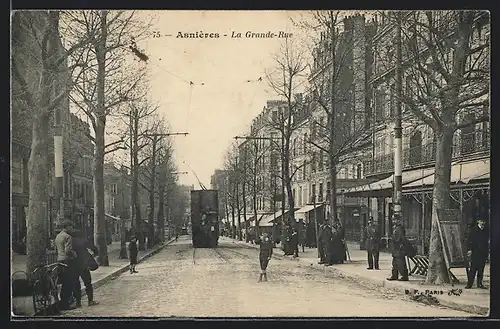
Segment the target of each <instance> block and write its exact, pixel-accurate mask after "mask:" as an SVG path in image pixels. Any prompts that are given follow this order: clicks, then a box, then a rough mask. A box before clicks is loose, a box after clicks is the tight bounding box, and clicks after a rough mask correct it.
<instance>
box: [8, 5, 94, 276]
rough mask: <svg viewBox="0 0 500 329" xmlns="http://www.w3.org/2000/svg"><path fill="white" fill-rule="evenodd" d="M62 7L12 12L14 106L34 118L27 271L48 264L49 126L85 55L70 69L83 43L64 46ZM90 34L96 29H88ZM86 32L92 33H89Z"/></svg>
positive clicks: (28, 116)
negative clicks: (62, 37) (62, 40)
mask: <svg viewBox="0 0 500 329" xmlns="http://www.w3.org/2000/svg"><path fill="white" fill-rule="evenodd" d="M59 22H60V19H59V12H58V11H16V12H14V14H13V16H12V57H11V66H12V91H13V96H14V95H15V98H13V103H14V107H16V108H18V109H20V112H25V111H26V112H29V113H24V115H23V116H24V117H25V118H30V119H29V121H28V123H29V124H30V125H31V152H30V157H29V162H28V175H29V194H30V198H29V205H28V214H27V237H26V243H27V255H28V259H27V271H28V272H31V271H32V270H33V269H34V268H35V267H36V266H39V265H41V264H44V263H45V261H46V260H45V257H46V250H45V247H46V246H47V242H48V227H47V225H46V224H45V223H46V216H47V213H48V209H47V205H48V199H47V196H48V195H49V193H48V192H49V191H48V188H49V186H51V184H50V181H49V175H48V173H49V168H48V163H49V159H48V156H49V152H48V150H49V149H48V142H49V129H50V128H49V127H50V119H51V117H52V115H54V112H55V111H56V110H57V109H59V108H60V107H61V106H62V102H63V100H65V99H67V97H68V92H69V89H70V88H71V83H70V82H71V79H70V76H71V74H72V71H73V69H74V68H75V67H77V66H78V65H81V63H82V58H81V57H77V58H76V60H75V61H74V63H73V65H71V66H69V67H68V61H67V59H68V56H71V55H72V54H73V53H74V52H76V51H77V50H78V49H79V48H81V47H84V46H85V45H86V44H87V42H88V41H89V39H88V38H84V37H82V38H79V39H78V40H76V41H75V42H73V43H70V44H69V45H68V47H67V49H65V48H63V45H62V42H61V38H60V34H59ZM89 32H90V33H89V35H92V33H93V32H94V31H89ZM87 36H88V35H87Z"/></svg>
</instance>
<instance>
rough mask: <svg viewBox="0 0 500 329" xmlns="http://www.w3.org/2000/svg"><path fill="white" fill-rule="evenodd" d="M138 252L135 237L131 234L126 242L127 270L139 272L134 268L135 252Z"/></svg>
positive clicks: (135, 263) (135, 261) (135, 262)
mask: <svg viewBox="0 0 500 329" xmlns="http://www.w3.org/2000/svg"><path fill="white" fill-rule="evenodd" d="M138 252H139V250H138V248H137V238H136V237H135V236H132V237H131V239H130V242H129V243H128V258H129V260H130V266H129V271H130V274H132V273H139V272H137V271H136V270H135V266H136V265H137V253H138Z"/></svg>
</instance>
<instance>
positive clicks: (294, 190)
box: [11, 10, 491, 319]
mask: <svg viewBox="0 0 500 329" xmlns="http://www.w3.org/2000/svg"><path fill="white" fill-rule="evenodd" d="M490 24H491V23H490V14H489V12H487V11H478V10H477V11H474V10H470V11H458V10H457V11H453V10H442V11H418V10H417V11H415V10H404V11H391V10H379V11H377V10H371V11H344V10H324V11H169V10H157V11H141V10H139V11H131V10H57V11H56V10H45V11H36V10H35V11H27V10H26V11H22V10H21V11H14V12H12V15H11V25H12V29H11V30H12V35H11V43H12V52H11V54H12V57H11V68H12V69H11V97H12V109H11V117H12V122H11V125H12V145H11V147H12V154H11V190H12V193H11V232H12V234H11V254H12V257H11V268H12V270H11V282H12V285H11V286H12V289H11V292H12V299H11V300H12V313H11V314H12V317H13V319H16V318H20V317H33V316H35V317H42V318H43V317H68V318H75V317H102V316H112V317H179V318H183V317H200V318H206V317H215V318H235V317H236V318H237V317H287V318H288V317H318V318H336V317H438V318H453V317H460V318H468V317H481V316H487V315H488V313H489V308H490V288H489V287H490V284H491V281H490V280H491V278H490V256H489V250H490V234H489V227H490V201H489V200H490V198H489V196H490V134H491V128H490V127H491V126H490V79H491V76H490V45H491V44H490V26H491V25H490Z"/></svg>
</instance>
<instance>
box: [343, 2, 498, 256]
mask: <svg viewBox="0 0 500 329" xmlns="http://www.w3.org/2000/svg"><path fill="white" fill-rule="evenodd" d="M423 15H425V13H424V12H407V13H404V14H403V27H404V30H403V31H405V32H404V33H403V35H402V71H403V78H402V81H403V83H402V93H403V99H402V122H403V134H402V135H403V163H402V166H403V176H402V179H403V200H402V209H403V222H404V226H405V229H406V234H407V235H408V236H409V238H410V239H411V240H413V241H414V243H415V245H417V246H418V249H419V252H421V253H427V252H428V249H429V239H430V229H431V210H432V185H433V180H434V175H433V174H434V167H435V157H436V136H435V135H434V132H433V130H432V128H431V127H430V126H429V125H427V124H425V123H423V122H422V121H421V120H420V119H419V118H417V117H416V116H415V115H414V112H413V111H412V109H411V108H410V106H409V101H406V99H414V100H416V97H418V96H417V95H416V92H415V89H417V86H416V84H418V83H423V82H421V80H420V79H419V78H416V77H415V74H416V72H417V73H418V72H419V70H418V69H416V68H415V67H416V64H415V62H414V56H415V50H414V49H413V48H411V47H410V45H412V43H411V42H410V41H412V40H411V38H416V36H415V35H413V34H412V31H414V30H413V28H414V26H415V22H421V21H422V20H423V19H424V17H423ZM433 15H435V16H434V18H435V19H436V22H437V23H436V24H437V25H436V26H438V27H439V28H443V29H446V33H444V32H443V35H446V36H447V37H450V38H451V39H453V34H454V33H456V30H457V25H456V24H455V25H454V22H455V20H454V19H453V15H458V11H442V12H435V13H433ZM377 22H378V28H377V33H376V35H375V36H374V38H373V40H372V48H373V54H374V58H373V66H374V74H373V76H372V77H371V79H370V80H369V83H370V85H371V92H372V93H373V95H372V97H373V98H372V99H373V102H372V108H373V118H372V119H373V124H374V128H375V129H374V130H373V141H374V147H373V155H372V159H370V160H367V161H366V162H365V163H364V168H365V175H366V176H367V177H369V178H373V179H374V180H377V182H376V183H373V184H372V185H367V186H366V188H358V189H357V190H356V189H355V190H354V191H350V192H349V193H347V194H349V195H362V196H364V197H366V198H367V200H368V204H369V209H370V214H371V215H372V216H373V217H374V219H375V220H376V221H377V222H378V224H379V225H380V228H381V231H382V234H383V235H384V236H385V239H386V240H387V239H389V237H390V235H391V233H392V221H391V218H392V213H393V211H392V194H393V185H392V180H393V175H392V174H393V172H394V150H393V147H394V142H393V141H394V113H395V111H396V101H397V95H396V84H395V83H396V82H395V78H394V77H395V65H396V44H397V42H396V41H397V40H396V39H395V38H396V25H395V23H394V20H391V19H390V16H382V17H378V18H377ZM412 24H413V27H412ZM416 25H417V26H418V23H417V24H416ZM443 26H446V27H443ZM443 31H444V30H443ZM420 33H422V31H420ZM488 36H489V20H488V18H487V17H485V16H484V15H482V14H478V15H477V17H476V24H475V28H474V30H473V33H472V36H471V41H470V42H471V48H472V49H473V51H472V54H471V55H470V59H469V60H468V62H469V63H470V62H471V61H474V60H476V59H477V58H476V57H477V56H476V55H477V51H479V50H477V51H474V49H485V47H486V48H488V47H489V46H488ZM415 42H416V41H415ZM436 42H447V40H438V41H436ZM449 49H450V52H449V53H446V54H444V55H443V58H442V59H440V60H439V62H441V63H442V65H443V67H445V68H447V69H449V68H450V65H451V64H452V61H453V47H450V48H449ZM426 51H427V50H425V49H424V50H422V54H421V55H420V56H423V57H425V58H427V61H430V60H431V55H430V53H428V52H426ZM486 56H489V54H487V55H486ZM442 83H443V84H444V83H445V82H444V81H443V82H442ZM469 87H470V88H474V86H473V85H471V86H469ZM464 92H466V91H464ZM484 97H488V95H485V96H483V98H484ZM476 101H477V100H476ZM478 113H479V114H481V113H483V114H486V113H489V108H488V107H487V106H484V107H483V106H481V107H479V108H477V107H475V106H473V105H467V106H463V110H459V111H458V113H457V118H456V121H457V122H458V124H460V123H461V122H463V121H464V120H468V121H470V122H474V121H475V120H476V119H478V118H479V117H480V115H478ZM489 153H490V126H489V122H488V121H487V120H483V121H481V120H477V123H474V124H471V125H469V126H467V127H464V128H462V129H457V130H456V131H455V133H454V136H453V154H452V158H453V160H452V161H453V162H452V177H451V180H452V181H451V182H450V183H451V187H452V192H451V193H452V195H451V199H452V200H453V201H452V208H456V209H460V210H461V212H462V213H463V220H464V224H469V223H471V221H472V219H474V218H477V217H480V216H482V217H487V213H488V209H489V205H488V195H489V182H488V181H489Z"/></svg>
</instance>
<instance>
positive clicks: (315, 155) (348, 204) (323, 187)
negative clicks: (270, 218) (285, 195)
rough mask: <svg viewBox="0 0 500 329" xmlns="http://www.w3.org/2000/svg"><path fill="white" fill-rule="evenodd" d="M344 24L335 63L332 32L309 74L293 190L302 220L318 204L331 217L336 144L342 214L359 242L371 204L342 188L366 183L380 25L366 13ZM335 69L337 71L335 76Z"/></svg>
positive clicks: (322, 42)
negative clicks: (331, 152)
mask: <svg viewBox="0 0 500 329" xmlns="http://www.w3.org/2000/svg"><path fill="white" fill-rule="evenodd" d="M342 23H343V24H342V25H343V28H342V31H341V32H339V33H338V35H336V36H335V40H337V41H336V43H335V47H336V50H335V54H336V56H338V58H337V60H336V65H335V67H333V66H332V60H331V47H332V44H331V43H332V38H331V37H330V36H329V35H328V33H327V32H323V33H321V34H320V39H319V42H318V43H317V45H316V47H315V48H314V50H313V63H314V64H313V67H312V72H311V76H310V78H309V84H310V86H311V89H312V92H311V94H310V95H308V96H306V99H307V101H306V103H309V104H310V108H309V109H308V111H307V114H305V115H304V117H303V118H300V119H299V120H303V122H304V128H303V129H300V131H297V136H295V138H294V140H296V141H297V146H298V147H297V150H298V152H295V154H296V159H295V161H296V162H297V163H296V164H295V165H296V166H299V165H300V164H302V168H301V170H300V174H299V175H298V176H297V177H296V180H295V183H294V184H295V186H294V191H295V193H297V194H295V195H296V201H297V204H298V205H300V206H301V209H299V210H298V211H297V217H298V218H302V217H303V218H304V219H306V221H307V218H308V215H307V214H308V213H309V212H311V211H312V210H313V208H317V207H319V208H320V209H321V210H320V213H322V217H323V216H324V217H326V216H327V212H328V210H327V209H328V207H327V205H328V204H329V201H330V200H329V199H330V195H329V193H330V191H331V184H330V173H329V166H330V161H329V156H328V154H329V144H330V143H333V146H334V149H335V150H336V152H337V153H338V154H339V156H338V157H337V168H336V170H335V171H336V182H335V186H336V190H337V199H336V201H337V211H338V214H337V215H338V216H339V217H340V218H341V219H342V221H343V223H344V226H345V228H346V235H347V238H348V239H350V240H355V239H358V238H359V236H360V234H361V225H360V224H359V223H360V221H362V218H364V220H366V218H365V217H366V216H367V213H368V211H367V207H366V202H365V200H363V199H362V198H357V197H343V195H342V191H343V190H344V189H346V188H349V187H351V186H356V185H361V184H364V183H366V180H365V175H364V166H363V164H364V161H365V159H367V158H369V157H370V155H369V154H370V151H371V144H372V140H371V138H370V134H369V130H370V128H371V126H372V125H371V120H370V110H371V109H370V106H369V104H370V98H371V97H370V93H369V92H367V91H368V90H369V88H370V85H369V84H368V83H367V81H368V78H369V77H370V76H371V62H372V61H371V58H372V56H373V55H372V53H371V48H370V45H371V38H372V37H373V35H374V32H375V29H374V22H372V21H369V22H366V19H365V17H364V16H363V15H353V16H349V17H345V18H344V20H343V22H342ZM332 70H335V71H336V72H338V75H337V76H335V77H334V78H332ZM332 83H333V88H332ZM332 90H333V92H334V97H333V99H334V102H335V114H334V118H333V120H329V119H328V118H329V115H330V113H331V109H330V107H329V104H330V103H329V100H330V95H331V92H332ZM318 99H319V100H322V103H323V104H321V103H320V101H318ZM332 125H334V126H335V134H336V135H335V138H334V140H333V141H330V136H329V127H331V126H332ZM315 204H316V206H315ZM311 205H312V206H311Z"/></svg>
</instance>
